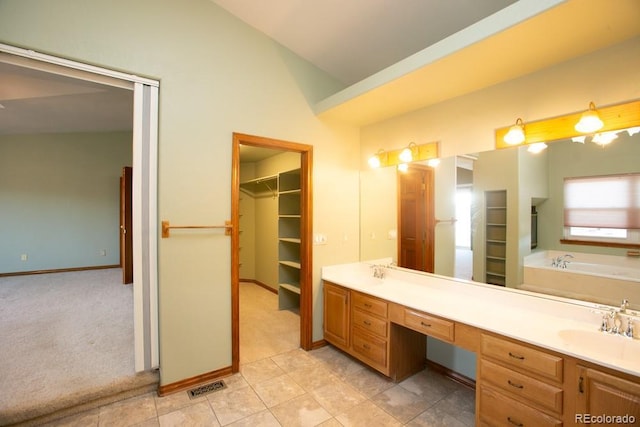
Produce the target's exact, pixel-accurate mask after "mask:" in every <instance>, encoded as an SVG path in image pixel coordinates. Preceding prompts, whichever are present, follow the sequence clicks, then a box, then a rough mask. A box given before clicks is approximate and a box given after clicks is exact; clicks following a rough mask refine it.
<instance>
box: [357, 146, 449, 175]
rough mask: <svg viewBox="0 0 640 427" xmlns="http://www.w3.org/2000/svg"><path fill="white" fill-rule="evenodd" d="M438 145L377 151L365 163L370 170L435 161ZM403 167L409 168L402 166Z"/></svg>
mask: <svg viewBox="0 0 640 427" xmlns="http://www.w3.org/2000/svg"><path fill="white" fill-rule="evenodd" d="M438 153H439V150H438V143H437V142H427V143H425V144H420V145H418V144H416V143H415V142H412V143H410V144H409V145H407V146H406V147H405V148H400V149H397V150H383V149H380V150H378V152H377V153H375V154H374V155H373V156H371V157H369V159H367V163H368V164H369V167H371V168H374V169H375V168H380V167H386V166H398V165H400V164H403V163H411V162H417V161H425V162H426V161H428V160H431V159H436V158H438V156H439V154H438ZM403 167H407V168H408V167H409V165H407V166H403Z"/></svg>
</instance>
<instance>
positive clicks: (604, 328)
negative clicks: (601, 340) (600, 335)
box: [600, 313, 609, 332]
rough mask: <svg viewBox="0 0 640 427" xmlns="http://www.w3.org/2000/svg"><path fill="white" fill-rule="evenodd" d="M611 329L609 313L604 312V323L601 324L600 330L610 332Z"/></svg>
mask: <svg viewBox="0 0 640 427" xmlns="http://www.w3.org/2000/svg"><path fill="white" fill-rule="evenodd" d="M608 330H609V313H602V323H601V324H600V332H608Z"/></svg>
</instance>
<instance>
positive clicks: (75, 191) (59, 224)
mask: <svg viewBox="0 0 640 427" xmlns="http://www.w3.org/2000/svg"><path fill="white" fill-rule="evenodd" d="M131 139H132V134H131V132H110V133H73V134H40V135H14V136H0V206H2V209H0V236H2V238H1V239H0V241H1V242H2V243H0V273H14V272H21V271H38V270H51V269H62V268H75V267H93V266H103V265H117V264H120V246H119V206H120V180H119V177H120V174H121V172H122V167H123V166H130V165H131V153H132V151H131ZM103 250H104V251H105V256H102V254H101V253H102V251H103ZM22 254H26V255H27V260H26V261H21V255H22Z"/></svg>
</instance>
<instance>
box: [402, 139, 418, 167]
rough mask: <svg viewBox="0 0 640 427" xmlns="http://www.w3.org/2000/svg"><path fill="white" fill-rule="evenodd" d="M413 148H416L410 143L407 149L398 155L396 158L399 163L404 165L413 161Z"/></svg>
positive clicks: (413, 143)
mask: <svg viewBox="0 0 640 427" xmlns="http://www.w3.org/2000/svg"><path fill="white" fill-rule="evenodd" d="M415 147H417V146H416V143H415V142H410V143H409V145H407V148H405V149H403V150H402V151H401V152H400V154H399V155H398V158H399V159H400V161H402V162H404V163H409V162H411V161H412V160H413V150H414V148H415Z"/></svg>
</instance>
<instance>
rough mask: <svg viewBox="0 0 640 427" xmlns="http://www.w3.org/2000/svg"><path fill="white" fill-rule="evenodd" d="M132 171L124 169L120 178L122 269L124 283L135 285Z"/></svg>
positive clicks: (128, 168) (127, 168)
mask: <svg viewBox="0 0 640 427" xmlns="http://www.w3.org/2000/svg"><path fill="white" fill-rule="evenodd" d="M131 185H132V169H131V167H129V166H125V167H123V168H122V175H121V176H120V268H122V283H123V284H125V285H126V284H128V283H133V233H132V224H133V219H132V214H131V194H132V191H131Z"/></svg>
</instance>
